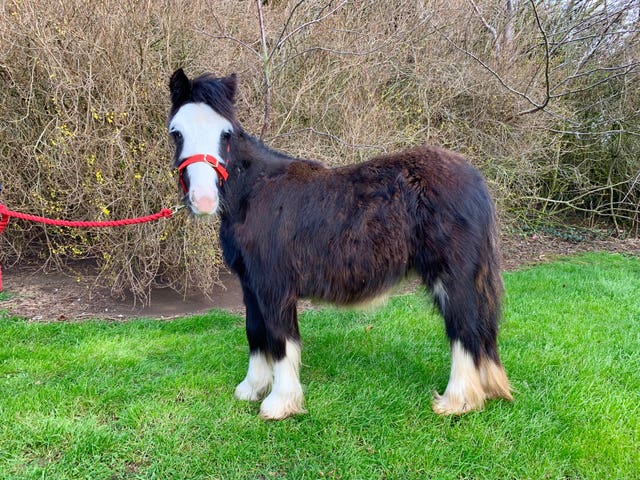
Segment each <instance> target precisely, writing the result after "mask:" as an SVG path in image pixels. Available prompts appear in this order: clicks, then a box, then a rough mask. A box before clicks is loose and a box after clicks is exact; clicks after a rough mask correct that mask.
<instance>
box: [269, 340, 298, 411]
mask: <svg viewBox="0 0 640 480" xmlns="http://www.w3.org/2000/svg"><path fill="white" fill-rule="evenodd" d="M285 351H286V355H285V356H284V358H283V359H282V360H279V361H277V362H275V363H274V364H273V388H272V389H271V393H270V394H269V396H268V397H267V398H265V399H264V401H263V402H262V404H261V405H260V416H261V417H262V418H264V419H267V420H280V419H283V418H286V417H289V416H291V415H295V414H297V413H303V412H304V411H305V410H304V407H303V406H302V404H303V402H304V394H303V393H302V385H301V384H300V378H299V370H300V344H298V343H296V342H293V341H291V340H287V344H286V350H285Z"/></svg>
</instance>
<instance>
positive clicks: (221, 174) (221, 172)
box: [178, 153, 229, 193]
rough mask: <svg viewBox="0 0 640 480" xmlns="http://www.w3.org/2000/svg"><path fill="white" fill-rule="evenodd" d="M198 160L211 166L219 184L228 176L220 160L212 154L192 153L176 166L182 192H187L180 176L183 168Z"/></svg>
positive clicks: (182, 173)
mask: <svg viewBox="0 0 640 480" xmlns="http://www.w3.org/2000/svg"><path fill="white" fill-rule="evenodd" d="M199 162H205V163H208V164H209V165H211V166H212V167H213V169H214V170H215V171H216V173H217V174H218V178H219V183H220V184H222V181H223V180H226V179H227V178H228V177H229V174H228V173H227V169H226V168H224V164H223V163H222V162H220V161H219V160H218V159H217V158H216V157H214V156H213V155H209V154H206V153H199V154H197V155H192V156H191V157H187V158H185V159H184V160H183V162H182V163H181V164H180V166H179V167H178V174H179V178H180V186H181V187H182V190H183V191H184V193H187V186H186V184H185V183H184V180H183V179H182V176H183V175H184V169H185V168H187V167H188V166H189V165H192V164H194V163H199Z"/></svg>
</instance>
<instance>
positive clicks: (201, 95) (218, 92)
mask: <svg viewBox="0 0 640 480" xmlns="http://www.w3.org/2000/svg"><path fill="white" fill-rule="evenodd" d="M227 88H228V87H227V86H226V85H225V84H224V83H223V81H222V79H221V78H218V77H215V76H214V75H212V74H210V73H205V74H204V75H201V76H199V77H197V78H194V79H193V80H192V81H191V96H190V99H189V101H191V102H195V103H206V104H207V105H209V106H210V107H211V108H213V109H214V110H215V111H216V112H218V113H219V114H220V115H222V116H223V117H225V118H226V119H227V120H229V121H230V122H231V123H232V124H233V125H235V124H236V123H237V122H236V112H235V107H234V105H233V101H232V99H230V98H229V92H228V90H227Z"/></svg>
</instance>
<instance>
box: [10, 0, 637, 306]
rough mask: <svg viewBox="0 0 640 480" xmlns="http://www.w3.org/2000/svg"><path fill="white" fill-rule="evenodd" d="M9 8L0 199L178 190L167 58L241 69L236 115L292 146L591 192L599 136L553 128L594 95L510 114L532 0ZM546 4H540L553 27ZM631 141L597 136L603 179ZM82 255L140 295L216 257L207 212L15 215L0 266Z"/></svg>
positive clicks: (167, 196)
mask: <svg viewBox="0 0 640 480" xmlns="http://www.w3.org/2000/svg"><path fill="white" fill-rule="evenodd" d="M3 5H4V12H3V14H4V19H3V21H2V22H1V23H0V43H1V44H2V45H3V48H2V49H0V81H1V82H2V89H0V115H1V118H2V122H1V123H0V149H1V150H0V152H1V160H0V161H1V163H0V181H1V182H2V183H3V184H4V186H5V190H4V191H3V193H2V202H3V203H5V204H6V205H7V206H9V207H10V208H12V209H15V210H20V211H25V212H31V213H35V214H41V215H46V216H53V217H58V218H69V219H96V220H99V219H114V218H123V217H131V216H138V215H144V214H148V213H152V212H155V211H158V210H159V209H160V208H161V207H166V206H171V205H175V204H176V203H178V202H179V201H180V198H179V193H178V190H177V187H176V178H175V176H174V174H173V172H171V170H170V160H171V155H172V151H171V147H170V145H169V143H168V140H167V135H166V113H167V109H168V94H167V86H166V85H167V79H168V77H169V75H170V74H171V72H172V71H173V70H174V69H175V68H176V67H179V66H181V67H185V68H186V70H187V71H188V73H189V74H191V75H195V74H199V73H202V72H204V71H212V72H215V73H218V74H220V75H222V74H227V73H230V72H232V71H235V72H237V73H238V74H239V78H240V89H239V98H238V116H239V118H240V120H241V121H242V122H243V124H244V125H245V128H247V130H249V131H251V132H254V133H255V134H260V133H264V138H265V140H266V141H267V143H269V144H270V145H271V146H273V147H275V148H279V149H282V150H284V151H286V152H288V153H290V154H293V155H298V156H304V157H309V158H315V159H319V160H322V161H324V162H326V163H327V164H330V165H337V164H344V163H352V162H357V161H362V160H365V159H367V158H370V157H371V156H372V155H375V154H378V153H382V152H389V151H393V150H396V149H400V148H405V147H408V146H412V145H416V144H420V143H433V144H439V145H444V146H446V147H449V148H452V149H455V150H459V151H461V152H462V153H464V154H465V155H466V156H467V157H468V158H469V159H470V160H471V161H472V162H473V163H474V164H476V165H478V166H479V167H480V168H481V169H482V170H483V172H484V173H485V175H486V176H487V178H488V180H489V183H490V185H491V187H492V189H493V190H494V192H495V194H496V197H497V200H498V204H499V206H500V210H501V212H502V213H503V216H504V217H505V218H506V219H507V220H509V219H511V220H512V221H513V220H514V219H515V220H516V221H520V220H521V219H522V218H524V216H525V215H528V214H529V213H530V212H531V211H532V208H534V207H535V208H544V207H545V206H549V205H551V206H553V205H558V204H557V203H553V201H558V199H559V200H563V199H564V200H566V198H567V195H572V194H575V193H578V194H579V190H576V189H579V188H591V189H594V188H600V187H599V186H598V184H597V183H596V182H595V181H593V180H591V178H592V176H590V174H588V173H585V172H586V170H585V168H584V158H586V157H588V156H589V155H595V154H601V153H602V150H603V149H602V142H601V141H600V140H601V138H600V137H598V138H595V140H594V137H593V136H592V137H589V138H591V139H592V140H593V141H590V142H586V144H585V143H584V142H578V141H576V137H575V135H573V136H571V135H570V134H567V133H562V132H560V133H558V131H557V130H558V129H559V125H560V124H561V123H562V121H563V120H562V119H566V118H572V119H575V118H577V117H576V112H577V111H578V110H579V108H578V106H579V105H581V104H586V103H589V102H591V103H593V102H592V99H593V96H591V97H590V96H589V94H590V93H592V92H590V91H585V92H581V93H580V95H582V96H583V97H588V98H578V97H579V95H578V94H576V95H573V96H567V97H566V98H558V99H553V101H552V102H549V106H548V107H545V108H543V109H540V111H539V112H531V113H529V114H522V112H523V111H525V110H527V109H530V108H531V105H530V104H529V103H528V102H527V99H526V98H527V97H528V98H531V99H541V98H544V96H545V92H546V88H547V84H546V83H545V77H544V75H543V72H544V68H542V67H543V66H544V64H545V62H544V60H545V58H547V57H545V55H544V50H543V49H542V47H541V45H542V44H541V29H540V28H539V26H538V24H537V23H536V22H535V18H534V17H533V16H532V12H531V8H528V7H527V5H528V4H527V2H519V3H517V5H516V6H517V9H516V11H515V12H514V15H513V16H511V17H510V16H509V15H505V11H504V3H503V2H498V1H485V2H479V1H478V2H471V0H455V1H443V0H400V1H398V2H374V1H366V2H352V1H336V0H333V1H329V0H308V1H306V2H300V1H275V0H272V1H269V2H262V3H258V2H255V1H249V0H246V1H241V2H238V1H235V0H233V1H232V0H226V1H217V2H207V1H203V0H195V1H189V2H186V1H178V2H169V1H158V2H120V1H105V2H100V3H97V4H91V8H88V7H87V4H86V2H83V1H80V0H68V1H64V2H63V1H46V2H45V1H44V0H34V1H31V2H19V1H17V0H16V1H8V2H4V4H3ZM473 5H475V6H476V8H475V9H474V8H471V7H472V6H473ZM258 6H259V7H260V10H261V12H260V13H261V15H262V20H263V26H262V28H261V27H260V23H259V21H258V20H259V19H258V13H259V10H258ZM551 13H553V12H551ZM551 13H548V12H547V13H545V12H540V14H541V16H543V17H544V15H543V14H545V15H547V16H546V17H544V18H543V20H544V22H546V23H544V25H543V26H544V28H546V29H548V30H549V32H551V28H552V26H553V25H555V23H553V20H554V19H553V16H552V15H551ZM514 18H516V20H517V21H515V22H514V21H513V19H514ZM510 29H511V30H513V35H512V38H511V36H510V34H508V32H509V31H510ZM576 44H577V43H576ZM498 45H499V46H500V48H497V46H498ZM571 45H574V44H573V43H572V44H571ZM587 47H588V46H587ZM587 47H585V46H584V45H583V50H584V48H587ZM565 50H567V49H565ZM576 51H579V49H577V50H576ZM620 55H621V58H620V59H619V61H620V62H622V61H623V60H624V59H623V58H622V57H624V55H627V56H628V55H629V53H628V51H627V50H625V52H622V53H621V54H620ZM548 58H551V61H552V62H556V63H554V64H553V65H552V66H553V67H554V68H556V70H554V72H555V75H556V77H555V78H561V75H565V76H566V75H568V73H567V71H566V70H562V67H563V65H562V62H561V61H560V57H559V56H558V55H556V56H554V57H548ZM628 60H629V59H627V61H628ZM594 61H595V60H594ZM616 61H618V60H616ZM632 73H633V72H632ZM629 79H630V77H621V79H620V81H627V82H629ZM498 80H500V81H498ZM576 81H577V80H576ZM265 82H267V83H265ZM602 85H603V88H605V87H611V83H610V82H605V83H603V84H602ZM635 85H636V86H635V87H632V84H629V85H625V86H624V88H620V91H624V92H625V94H626V96H624V101H622V100H620V101H619V102H618V103H615V102H610V103H609V104H608V105H610V106H612V108H613V106H614V105H615V108H616V109H617V111H618V113H619V112H620V111H622V110H624V112H625V113H624V115H625V116H624V118H625V119H629V118H632V114H633V112H637V107H638V105H637V100H635V99H637V98H639V97H638V95H637V85H638V83H637V82H636V83H635ZM632 88H635V92H636V95H635V98H631V97H630V96H629V95H628V94H629V93H631V92H632V90H631V89H632ZM514 91H515V92H525V93H526V96H527V97H524V96H522V95H519V94H517V93H514ZM616 98H618V97H616ZM619 98H620V99H622V98H623V96H622V95H620V97H619ZM583 110H584V109H583ZM265 113H266V115H265ZM621 115H622V114H621ZM621 115H618V116H621ZM612 116H615V115H612ZM585 124H586V121H585ZM582 126H584V125H582ZM629 138H630V137H629V136H624V138H618V140H619V141H618V143H616V144H615V148H616V149H617V150H611V149H612V148H613V147H614V145H613V143H612V144H611V145H610V146H609V147H608V148H609V149H610V151H615V155H617V157H616V158H617V159H618V165H622V163H620V160H619V159H620V158H623V159H624V162H623V164H624V165H623V168H622V167H621V168H619V169H618V170H617V171H616V175H615V178H614V177H611V182H618V183H620V182H622V181H623V180H621V179H624V181H628V183H626V184H624V185H626V186H627V187H632V186H633V185H632V183H631V182H630V180H629V179H631V178H633V172H634V168H636V167H635V166H637V163H635V164H634V163H633V162H631V161H629V160H628V159H630V158H632V156H633V155H635V158H636V159H637V158H638V156H637V150H638V144H637V142H634V141H633V140H629ZM631 138H633V137H631ZM636 138H637V137H636ZM583 154H584V155H583ZM580 155H583V157H582V158H583V160H582V161H581V160H580V158H581V157H580ZM566 166H569V167H571V168H564V167H566ZM561 167H562V168H561ZM571 172H574V174H575V178H576V179H577V180H576V182H574V183H572V184H571V187H570V188H568V187H567V188H565V186H563V185H566V184H567V182H566V181H563V182H560V181H559V180H561V179H563V177H566V176H570V175H571ZM554 182H555V183H554ZM636 183H640V182H636ZM620 185H622V184H620ZM620 185H619V186H620ZM554 189H555V190H554ZM626 192H627V198H626V200H625V202H629V201H632V200H634V199H637V195H638V190H637V187H636V190H630V189H628V190H627V191H626ZM620 194H621V195H622V197H621V198H623V197H624V192H623V191H622V190H621V193H620ZM545 200H546V203H545ZM636 215H637V212H636ZM636 221H637V219H636ZM76 258H79V259H87V258H88V259H94V260H95V261H96V262H97V265H98V267H99V269H100V272H101V276H100V279H101V281H102V282H103V283H104V284H107V285H110V286H111V287H112V289H113V291H114V292H115V293H120V292H122V291H124V290H131V291H133V292H134V294H135V295H136V296H137V297H138V298H141V299H144V298H145V296H146V295H147V294H148V292H149V289H150V288H151V287H152V286H153V285H155V284H158V283H160V284H163V285H169V286H171V287H173V288H176V289H187V288H193V287H194V286H197V287H199V288H201V289H203V290H204V291H205V292H206V291H207V290H208V289H209V288H210V287H211V286H212V285H213V284H214V283H215V281H216V278H217V271H218V266H219V264H220V257H219V251H218V243H217V238H216V229H215V223H214V222H207V221H193V220H190V219H189V218H187V216H186V215H182V214H180V215H177V216H175V217H173V218H172V219H170V220H163V221H160V222H158V223H155V224H153V225H149V224H147V225H144V226H133V227H126V228H120V229H117V230H113V229H108V230H102V229H101V230H72V229H64V228H49V227H47V228H45V227H42V226H39V225H38V226H36V225H32V224H25V223H23V222H19V221H15V220H14V221H11V222H10V225H9V228H8V229H7V231H6V232H5V234H4V235H3V236H2V237H0V261H1V262H3V263H7V262H17V261H27V260H36V261H38V262H40V263H42V264H43V265H45V266H46V267H47V268H54V267H56V268H59V267H64V266H65V265H66V264H67V263H68V260H69V259H76Z"/></svg>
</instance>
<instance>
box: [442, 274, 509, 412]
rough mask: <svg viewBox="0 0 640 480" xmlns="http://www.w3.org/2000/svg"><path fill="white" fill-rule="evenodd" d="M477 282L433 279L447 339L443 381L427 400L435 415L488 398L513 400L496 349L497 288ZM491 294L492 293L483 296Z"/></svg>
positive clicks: (464, 409) (473, 406) (462, 409)
mask: <svg viewBox="0 0 640 480" xmlns="http://www.w3.org/2000/svg"><path fill="white" fill-rule="evenodd" d="M480 287H482V285H481V284H479V283H478V282H474V281H471V282H469V281H467V282H465V281H461V280H460V279H456V281H455V282H453V281H452V282H440V281H437V282H436V283H435V284H434V289H433V290H434V296H435V302H436V305H437V306H438V308H439V309H440V311H441V313H442V315H443V317H444V319H445V325H446V330H447V335H448V337H449V340H450V342H451V374H450V377H449V382H448V384H447V388H446V389H445V391H444V393H443V394H442V395H438V394H437V393H436V394H435V396H434V400H433V405H432V407H433V410H434V412H436V413H438V414H441V415H459V414H463V413H466V412H469V411H472V410H481V409H482V408H483V407H484V402H485V400H487V399H490V398H496V397H502V398H506V399H508V400H512V399H513V398H512V396H511V391H510V387H509V381H508V380H507V375H506V373H505V371H504V368H503V367H502V364H501V363H500V359H499V357H498V351H497V328H498V312H499V305H498V303H499V291H495V292H493V290H491V289H488V290H487V289H484V288H480ZM487 292H489V293H487ZM493 293H495V294H496V295H495V296H494V298H486V296H487V294H489V295H490V296H493Z"/></svg>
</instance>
